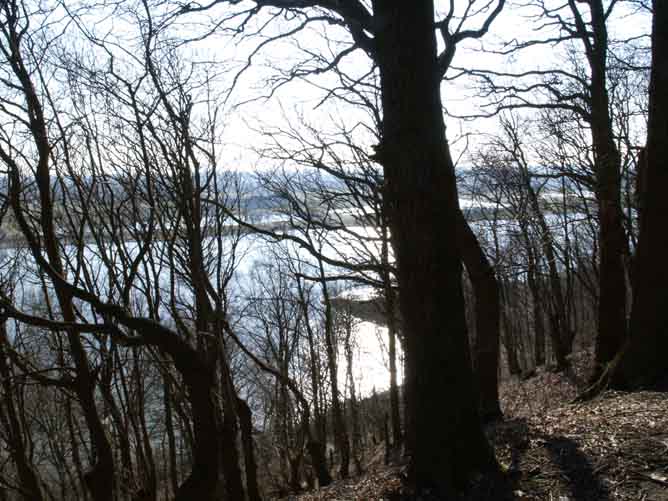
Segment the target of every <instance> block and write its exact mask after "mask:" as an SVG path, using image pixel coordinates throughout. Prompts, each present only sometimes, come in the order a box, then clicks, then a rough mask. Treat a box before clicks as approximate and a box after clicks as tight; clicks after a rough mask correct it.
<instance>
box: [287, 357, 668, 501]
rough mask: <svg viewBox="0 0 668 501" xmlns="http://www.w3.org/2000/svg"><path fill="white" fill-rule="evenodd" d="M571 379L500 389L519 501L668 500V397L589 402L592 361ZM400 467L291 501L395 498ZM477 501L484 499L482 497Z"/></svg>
mask: <svg viewBox="0 0 668 501" xmlns="http://www.w3.org/2000/svg"><path fill="white" fill-rule="evenodd" d="M573 362H574V363H573V367H574V368H573V371H571V372H570V373H569V374H568V375H562V374H554V373H550V372H540V373H538V374H537V375H536V376H534V377H532V378H530V379H528V380H526V381H512V382H508V383H507V384H505V385H504V386H503V387H502V389H501V399H502V404H503V407H504V411H505V414H506V420H505V421H503V422H501V423H498V424H495V425H492V426H490V427H489V429H488V434H489V437H490V440H491V442H492V443H493V444H494V446H495V448H496V453H497V457H498V459H499V462H500V464H501V466H502V468H503V470H504V471H505V472H506V478H507V479H508V480H509V483H510V489H509V491H510V492H512V495H511V496H510V497H511V498H512V499H516V500H518V501H552V500H554V501H631V500H633V501H668V394H665V393H652V392H640V393H618V392H607V393H605V394H603V395H602V396H601V397H599V398H597V399H595V400H593V401H590V402H586V403H582V404H577V405H572V404H568V402H569V401H570V400H571V399H572V398H573V397H574V396H575V395H576V394H577V391H578V387H579V386H580V384H581V382H582V381H583V380H584V378H583V373H584V372H583V367H585V366H586V356H585V355H582V356H576V359H575V360H573ZM401 473H402V469H401V467H398V466H391V467H383V466H380V465H376V466H374V467H372V468H370V470H369V472H367V474H365V475H363V476H362V477H358V478H354V479H350V480H347V481H338V482H335V483H334V484H333V485H331V486H328V487H327V488H325V489H321V490H319V491H316V492H310V493H305V494H301V495H299V496H292V497H290V498H287V499H288V500H290V501H316V500H317V501H323V500H337V501H344V500H345V501H347V500H357V501H381V500H383V501H385V500H387V501H393V500H396V499H408V498H403V497H402V496H401V492H402V489H401ZM477 499H482V498H480V497H477Z"/></svg>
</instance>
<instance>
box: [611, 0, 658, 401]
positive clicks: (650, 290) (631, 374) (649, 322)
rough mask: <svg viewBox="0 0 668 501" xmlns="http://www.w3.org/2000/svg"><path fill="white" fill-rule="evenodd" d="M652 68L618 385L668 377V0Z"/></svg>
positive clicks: (615, 371) (653, 383) (647, 384)
mask: <svg viewBox="0 0 668 501" xmlns="http://www.w3.org/2000/svg"><path fill="white" fill-rule="evenodd" d="M653 16H654V17H653V21H652V72H651V78H650V89H649V122H648V127H647V148H646V154H647V163H646V172H645V176H646V180H645V193H644V204H643V212H642V216H641V218H640V233H639V236H638V247H637V251H636V258H635V263H636V269H635V272H634V280H635V281H634V293H633V306H632V310H631V336H630V339H629V341H628V343H627V345H626V347H625V349H624V350H623V351H622V352H621V354H620V355H619V357H618V359H617V360H616V364H615V365H614V366H613V367H611V370H612V378H611V384H612V386H613V387H615V388H618V389H625V390H629V389H639V388H651V387H664V386H665V385H666V383H667V382H668V381H667V376H668V357H667V356H666V353H668V294H667V293H666V291H668V266H666V264H665V259H666V255H668V232H667V231H666V227H665V224H666V223H665V217H666V214H668V197H667V196H666V193H668V120H667V117H668V93H666V89H668V4H667V3H666V2H665V1H664V0H654V1H653Z"/></svg>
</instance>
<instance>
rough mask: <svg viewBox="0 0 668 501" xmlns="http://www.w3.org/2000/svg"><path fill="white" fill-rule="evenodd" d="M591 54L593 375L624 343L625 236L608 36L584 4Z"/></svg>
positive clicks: (597, 12)
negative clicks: (595, 225)
mask: <svg viewBox="0 0 668 501" xmlns="http://www.w3.org/2000/svg"><path fill="white" fill-rule="evenodd" d="M590 7H591V19H592V20H591V26H592V29H593V34H592V36H593V41H594V44H593V45H592V48H591V49H589V54H588V55H589V62H590V67H591V84H590V92H591V116H592V119H591V130H592V142H593V146H594V163H595V168H596V199H597V202H598V211H599V245H600V256H601V257H600V264H599V274H598V276H599V294H600V296H599V302H598V333H597V337H596V364H597V368H596V371H595V372H596V373H597V374H598V373H600V372H599V371H600V370H601V369H602V367H603V366H604V365H605V364H606V363H607V362H609V361H610V360H612V358H613V357H614V356H615V355H616V354H617V352H618V351H619V349H620V348H621V346H622V343H623V342H624V339H625V337H626V274H625V270H624V254H625V248H626V246H627V244H626V234H625V231H624V225H623V214H622V208H621V207H622V206H621V172H620V169H621V157H620V154H619V151H618V150H617V146H616V144H615V137H614V134H613V127H612V118H611V116H610V100H609V97H608V91H607V87H606V68H607V59H606V57H607V47H608V34H607V27H606V24H605V23H606V19H605V9H604V7H603V3H602V1H601V0H595V1H593V2H591V3H590Z"/></svg>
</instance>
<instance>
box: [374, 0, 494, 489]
mask: <svg viewBox="0 0 668 501" xmlns="http://www.w3.org/2000/svg"><path fill="white" fill-rule="evenodd" d="M373 7H374V15H375V19H376V20H377V24H378V27H377V35H376V43H377V51H378V52H377V54H378V58H377V60H378V66H379V69H380V77H381V90H382V104H383V113H384V117H383V127H382V144H381V145H380V147H379V156H380V160H381V161H382V164H383V165H384V167H385V182H386V186H385V201H386V204H387V209H388V214H389V220H390V228H391V232H392V238H393V240H394V244H395V245H394V246H395V249H396V250H397V264H398V279H399V287H400V289H401V294H400V296H399V300H400V311H401V315H402V318H403V321H404V334H405V338H406V361H407V374H406V386H407V397H408V398H407V405H408V406H409V412H408V421H407V426H406V429H407V445H408V447H409V448H410V451H409V452H410V453H411V456H412V457H411V465H410V477H411V479H412V481H413V482H414V483H415V484H416V486H417V487H418V488H434V489H436V490H437V491H438V492H440V495H441V496H445V497H447V496H453V497H454V492H455V491H456V490H458V489H460V488H464V487H465V486H466V485H467V483H468V481H469V480H470V479H471V476H472V475H473V474H474V473H475V472H479V471H483V470H492V469H494V468H495V467H496V463H495V460H494V456H493V453H492V451H491V448H490V446H489V444H488V443H487V441H486V439H485V436H484V434H483V432H482V426H481V423H480V416H479V413H478V397H477V394H476V391H475V389H474V381H473V372H472V368H471V358H470V353H469V343H468V335H467V331H466V322H465V318H464V298H463V294H462V284H461V271H462V270H461V261H460V253H459V249H458V247H457V245H453V243H454V242H456V235H457V214H458V211H459V207H458V201H457V190H456V185H455V176H454V167H453V163H452V159H451V157H450V153H449V150H448V146H447V143H446V141H445V126H444V122H443V117H442V105H441V98H440V91H439V89H440V76H439V73H438V71H437V61H436V38H435V34H434V5H433V2H431V1H424V2H404V1H399V0H375V1H374V2H373Z"/></svg>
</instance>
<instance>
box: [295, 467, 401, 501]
mask: <svg viewBox="0 0 668 501" xmlns="http://www.w3.org/2000/svg"><path fill="white" fill-rule="evenodd" d="M399 471H400V468H399V467H397V466H388V467H378V468H375V469H373V470H371V471H368V472H367V473H365V474H364V475H362V476H361V477H357V478H350V479H347V480H339V481H336V482H334V483H332V484H331V485H328V486H327V487H323V488H322V489H320V490H317V491H313V492H308V493H305V494H301V495H299V496H290V497H288V498H285V500H284V501H325V500H326V501H352V500H354V501H386V500H388V499H389V495H390V493H392V492H397V491H398V490H399V489H400V488H401V480H400V477H399Z"/></svg>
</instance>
